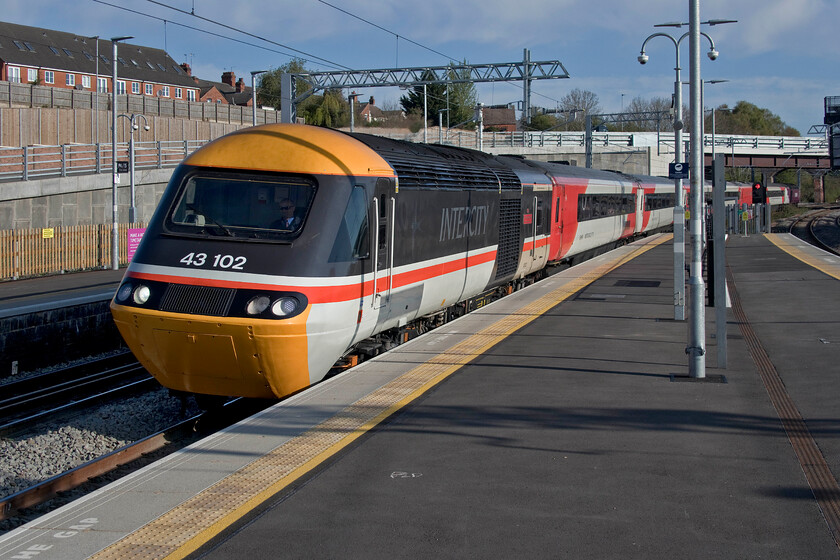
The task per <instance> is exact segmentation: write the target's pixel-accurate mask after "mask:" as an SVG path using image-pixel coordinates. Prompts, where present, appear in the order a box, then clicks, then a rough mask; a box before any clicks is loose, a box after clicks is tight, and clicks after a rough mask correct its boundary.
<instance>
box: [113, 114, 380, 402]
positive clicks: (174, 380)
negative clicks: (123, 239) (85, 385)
mask: <svg viewBox="0 0 840 560" xmlns="http://www.w3.org/2000/svg"><path fill="white" fill-rule="evenodd" d="M325 147H326V148H328V150H327V149H325ZM243 169H247V171H243ZM207 174H210V175H212V176H214V177H221V178H222V179H225V178H227V179H230V182H229V183H225V184H228V185H229V184H233V183H235V182H236V181H238V180H239V178H241V177H243V176H245V177H248V178H249V181H251V182H253V181H252V179H253V176H254V175H255V174H256V176H259V177H263V178H268V179H267V181H268V183H270V180H271V178H280V177H282V178H283V180H287V179H288V178H290V177H291V178H294V179H296V180H298V179H299V180H301V181H308V182H310V183H312V184H313V185H314V189H315V191H316V192H315V195H314V198H313V199H312V205H311V208H310V209H309V211H308V213H307V216H306V218H305V221H304V223H302V224H301V226H300V229H299V230H297V231H296V233H295V234H294V235H292V234H285V233H280V234H275V233H272V232H271V231H264V230H270V229H271V228H262V227H255V226H254V224H249V225H247V227H244V226H242V224H239V223H237V222H236V221H235V220H234V219H233V215H234V214H236V213H237V212H238V213H239V214H243V212H242V211H241V210H242V209H241V208H240V209H237V210H236V211H234V210H233V209H231V208H229V207H225V206H222V205H220V206H218V207H215V208H213V211H208V209H206V208H201V207H199V206H196V205H195V204H193V202H190V205H192V206H193V210H192V211H193V213H195V214H201V215H202V218H196V219H195V221H192V220H187V219H181V221H182V222H183V224H180V223H179V224H177V227H176V226H173V225H172V222H173V217H174V216H176V213H177V211H178V210H177V208H179V207H180V206H182V205H183V204H182V202H183V199H184V197H183V192H182V191H183V189H182V186H183V184H182V181H183V180H184V179H185V178H189V177H193V176H196V175H197V176H204V175H207ZM268 183H266V185H265V187H266V188H268V187H269V186H272V185H269V184H268ZM394 185H395V177H394V174H393V171H392V170H391V168H390V167H389V166H388V164H387V163H386V162H385V161H384V160H382V158H380V157H379V156H378V155H377V154H376V153H375V152H373V151H371V150H369V149H368V148H366V147H365V146H363V145H362V144H360V143H358V142H355V141H354V140H352V139H350V138H349V137H347V136H346V135H343V134H341V133H338V132H335V131H329V130H327V129H318V128H314V127H301V126H300V125H266V126H263V127H256V128H251V129H245V130H243V131H240V132H238V133H234V134H231V135H228V136H225V137H223V138H221V139H219V140H217V141H216V142H213V143H211V144H210V145H208V146H206V147H205V148H203V149H201V150H199V151H197V152H196V153H195V154H193V155H192V156H190V157H189V158H187V160H185V162H184V164H183V165H182V167H181V168H179V170H177V171H176V173H175V174H174V175H173V179H172V181H171V182H170V185H169V186H168V187H167V191H166V193H165V194H164V196H163V198H162V200H161V204H160V206H159V208H158V211H157V212H156V214H155V216H154V218H153V219H152V222H151V223H150V225H149V228H148V230H147V232H146V234H145V236H144V239H143V241H142V242H141V245H140V247H139V248H138V251H137V253H136V255H135V258H134V260H133V261H132V263H131V264H130V266H129V268H128V270H127V272H126V276H125V279H124V282H123V285H122V287H121V289H120V291H119V292H118V294H117V296H115V299H114V301H113V302H112V304H111V309H112V313H113V315H114V319H115V322H116V324H117V326H118V328H119V330H120V332H121V333H122V335H123V337H124V338H125V340H126V342H127V343H128V345H129V347H130V348H131V350H132V351H133V352H134V353H135V355H136V356H137V357H138V359H139V360H140V361H141V363H142V364H143V365H144V366H145V367H146V368H147V369H148V370H149V371H150V372H151V373H152V374H153V375H154V376H155V377H156V378H157V379H158V380H159V381H160V382H161V383H162V384H163V385H165V386H167V387H169V388H172V389H176V390H181V391H187V392H195V393H204V394H217V395H242V396H248V397H260V398H272V397H281V396H285V395H288V394H291V393H293V392H295V391H297V390H300V389H302V388H304V387H306V386H308V385H309V384H311V383H313V382H315V381H318V380H320V378H321V377H323V375H324V374H325V373H326V372H327V371H328V370H329V367H330V366H331V365H332V364H333V363H334V362H335V361H336V360H337V359H338V358H339V357H340V356H341V354H342V353H343V352H344V350H345V349H346V348H347V347H348V345H349V344H350V343H351V341H352V340H353V339H355V338H364V337H366V336H368V335H369V333H370V332H372V331H373V329H374V328H375V326H376V322H377V320H378V318H379V313H378V311H377V309H376V307H377V303H376V302H377V301H382V298H383V297H384V296H387V291H388V290H389V288H390V286H391V263H392V260H391V257H390V255H391V254H392V253H391V252H390V247H391V245H390V244H389V239H388V237H387V236H386V237H384V238H380V239H381V240H382V241H381V242H380V241H379V240H377V238H376V235H375V234H374V232H371V231H369V230H370V229H372V228H370V227H368V221H367V220H368V217H369V215H368V212H370V210H369V208H370V207H371V202H372V199H373V196H374V192H376V194H377V199H378V200H383V199H384V201H385V204H386V205H387V204H388V201H389V200H390V199H391V198H392V197H391V196H389V195H390V193H391V192H392V191H393V188H394ZM243 188H246V187H244V186H243ZM253 188H255V189H259V188H260V187H259V186H255V187H253ZM277 192H279V191H277ZM229 194H231V195H234V194H235V193H232V192H231V193H229ZM239 195H240V196H229V197H228V200H229V201H230V204H229V205H228V206H231V205H235V204H237V202H236V201H237V200H242V196H241V192H240V193H239ZM281 196H283V197H285V196H284V195H280V194H271V195H269V198H268V199H265V200H261V199H260V196H259V195H258V194H257V195H256V200H257V204H259V203H260V202H266V203H267V202H269V201H272V202H273V201H275V199H277V198H278V197H281ZM276 202H282V201H281V200H276ZM374 208H375V206H374ZM196 210H197V211H196ZM251 210H253V209H251ZM214 213H215V214H216V215H214ZM381 215H382V216H384V217H385V218H384V220H383V219H381V218H380V219H379V223H378V224H377V225H378V226H379V227H378V228H376V230H377V232H376V233H378V231H379V230H380V229H381V228H382V227H384V228H385V230H386V231H387V230H388V229H389V222H388V214H387V211H386V212H385V213H382V214H381ZM199 222H200V223H199ZM362 223H363V224H364V226H365V227H362ZM190 224H191V225H192V227H194V228H195V229H194V232H193V233H189V232H185V231H182V229H184V228H187V227H188V226H189V225H190ZM374 243H376V244H375V245H374ZM190 256H191V258H190ZM228 257H229V258H228ZM373 263H376V280H375V281H374V280H373V279H372V277H373V274H372V272H373V268H372V267H373ZM222 265H227V266H222ZM141 288H142V289H141ZM146 291H148V292H149V294H150V296H142V295H141V296H138V294H145V293H146ZM284 298H285V299H284ZM208 299H210V300H213V301H217V300H218V302H217V304H215V305H214V306H211V307H212V308H209V309H208V308H206V307H205V306H204V304H203V302H206V301H208ZM289 300H294V301H295V302H296V305H292V304H291V303H289V304H288V307H289V309H291V312H290V313H287V314H285V315H284V313H286V310H284V309H283V305H284V303H283V301H289ZM138 302H139V303H138ZM292 308H293V309H292ZM366 331H367V332H366Z"/></svg>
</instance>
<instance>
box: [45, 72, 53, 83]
mask: <svg viewBox="0 0 840 560" xmlns="http://www.w3.org/2000/svg"><path fill="white" fill-rule="evenodd" d="M44 83H45V84H54V83H55V72H53V71H52V70H44Z"/></svg>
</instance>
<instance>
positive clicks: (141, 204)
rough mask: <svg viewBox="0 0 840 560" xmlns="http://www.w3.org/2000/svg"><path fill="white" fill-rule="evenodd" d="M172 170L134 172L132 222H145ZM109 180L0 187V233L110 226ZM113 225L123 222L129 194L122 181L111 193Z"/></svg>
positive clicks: (80, 178)
mask: <svg viewBox="0 0 840 560" xmlns="http://www.w3.org/2000/svg"><path fill="white" fill-rule="evenodd" d="M173 170H174V168H169V169H144V170H137V171H136V172H135V180H136V185H135V205H136V207H137V221H138V222H148V221H149V220H150V219H151V217H152V214H153V213H154V211H155V208H156V206H157V203H158V201H159V200H160V198H161V196H162V195H163V191H164V189H165V188H166V184H167V183H168V182H169V178H170V177H171V176H172V172H173ZM112 192H113V187H112V184H111V175H110V174H109V173H102V174H99V175H78V176H74V177H54V178H50V179H38V180H33V181H19V182H14V183H3V188H2V189H0V229H38V228H47V227H58V226H77V225H86V224H106V223H111V221H112V219H113V218H112V212H113V210H112V207H113V204H112V202H111V201H112ZM117 196H118V201H119V222H120V223H127V222H128V206H129V202H130V199H131V189H130V187H129V184H128V175H127V174H123V175H122V176H121V183H120V185H119V187H118V189H117Z"/></svg>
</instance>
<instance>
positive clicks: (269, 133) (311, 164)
mask: <svg viewBox="0 0 840 560" xmlns="http://www.w3.org/2000/svg"><path fill="white" fill-rule="evenodd" d="M184 163H185V164H187V165H195V166H199V167H219V168H228V169H248V170H256V171H273V172H286V173H307V174H319V175H354V176H359V177H361V176H380V177H381V176H393V174H394V173H393V171H392V169H391V167H390V165H388V163H387V162H386V161H385V160H384V159H382V157H381V156H380V155H378V154H377V153H376V151H374V150H372V149H370V148H369V147H367V146H365V145H364V144H363V143H361V142H355V141H353V140H351V139H350V138H348V137H347V136H346V135H344V134H343V133H341V132H338V131H335V130H331V129H329V128H321V127H317V126H307V125H302V124H266V125H261V126H256V127H250V128H244V129H242V130H238V131H236V132H232V133H230V134H226V135H225V136H222V137H221V138H218V139H216V140H214V141H213V142H210V143H209V144H207V145H206V146H204V147H202V148H199V149H198V150H196V151H195V152H194V153H192V154H191V155H189V156H187V158H186V159H184Z"/></svg>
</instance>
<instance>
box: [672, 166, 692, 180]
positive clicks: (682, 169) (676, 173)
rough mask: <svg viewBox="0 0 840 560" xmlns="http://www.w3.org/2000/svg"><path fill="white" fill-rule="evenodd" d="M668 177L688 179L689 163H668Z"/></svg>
mask: <svg viewBox="0 0 840 560" xmlns="http://www.w3.org/2000/svg"><path fill="white" fill-rule="evenodd" d="M668 178H669V179H688V164H687V163H669V164H668Z"/></svg>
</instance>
